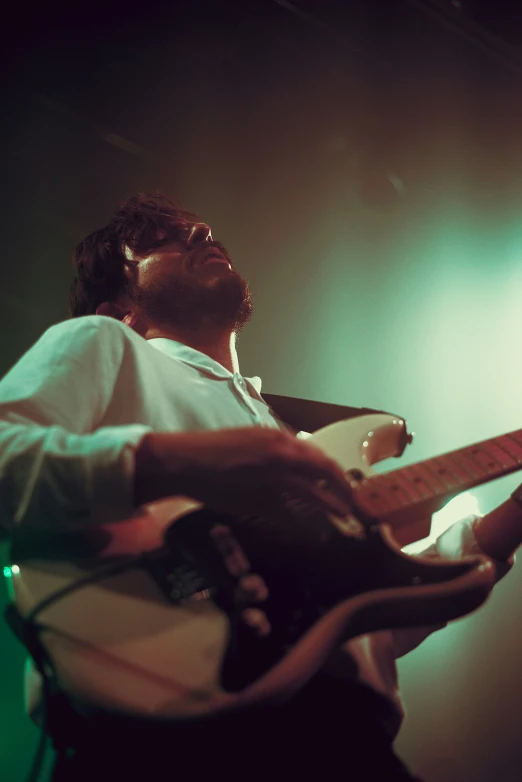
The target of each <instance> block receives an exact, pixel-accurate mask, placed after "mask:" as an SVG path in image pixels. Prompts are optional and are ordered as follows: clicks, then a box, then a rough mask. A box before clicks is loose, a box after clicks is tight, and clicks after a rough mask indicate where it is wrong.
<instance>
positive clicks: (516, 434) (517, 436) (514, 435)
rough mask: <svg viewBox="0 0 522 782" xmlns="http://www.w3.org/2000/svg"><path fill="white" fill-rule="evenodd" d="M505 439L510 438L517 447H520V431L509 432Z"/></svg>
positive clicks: (521, 439) (521, 434) (521, 442)
mask: <svg viewBox="0 0 522 782" xmlns="http://www.w3.org/2000/svg"><path fill="white" fill-rule="evenodd" d="M505 437H510V438H511V439H512V440H514V441H515V442H516V443H518V444H519V445H522V429H517V431H516V432H509V433H508V434H507V435H505Z"/></svg>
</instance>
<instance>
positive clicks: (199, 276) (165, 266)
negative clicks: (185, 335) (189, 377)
mask: <svg viewBox="0 0 522 782" xmlns="http://www.w3.org/2000/svg"><path fill="white" fill-rule="evenodd" d="M183 236H184V238H183V239H181V238H180V239H178V240H176V241H172V239H171V238H165V239H164V240H163V237H162V235H161V234H160V235H159V236H158V241H159V246H157V247H155V248H154V249H153V250H150V251H148V252H147V254H146V255H137V254H135V253H133V252H132V250H130V248H128V247H126V248H125V255H126V258H127V264H126V270H125V271H126V275H127V278H128V287H127V290H126V294H127V297H128V298H129V300H130V301H131V303H132V304H133V305H134V306H135V307H136V309H137V310H138V311H139V312H140V314H142V315H143V316H145V318H146V319H147V320H148V321H149V323H151V324H157V325H162V326H165V325H168V326H170V327H171V328H174V329H183V330H184V329H189V330H191V331H201V330H207V329H209V328H216V329H230V330H234V331H239V330H240V329H241V328H242V327H243V326H244V325H245V324H246V323H247V322H248V320H249V319H250V317H251V314H252V299H251V295H250V292H249V290H248V285H247V283H246V281H245V280H244V279H243V278H242V277H241V276H240V275H239V274H238V272H237V271H236V270H235V268H234V266H233V264H232V262H231V260H230V258H229V256H228V253H227V251H226V250H225V248H224V247H223V245H221V244H219V242H215V241H214V240H213V238H212V233H211V231H210V228H209V227H208V225H205V224H204V223H195V224H193V225H192V226H188V228H187V229H186V230H185V231H184V232H183Z"/></svg>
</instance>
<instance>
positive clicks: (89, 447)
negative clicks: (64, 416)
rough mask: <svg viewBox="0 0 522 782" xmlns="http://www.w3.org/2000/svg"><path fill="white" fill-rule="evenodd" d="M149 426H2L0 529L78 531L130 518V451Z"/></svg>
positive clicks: (131, 483) (132, 471)
mask: <svg viewBox="0 0 522 782" xmlns="http://www.w3.org/2000/svg"><path fill="white" fill-rule="evenodd" d="M149 431H150V427H147V426H142V425H137V424H136V425H131V426H118V427H104V428H101V429H99V430H97V431H96V432H94V433H92V434H85V435H77V434H72V433H70V432H67V431H65V430H64V429H62V428H60V427H58V426H52V427H42V426H28V425H25V426H24V425H21V424H18V425H13V424H9V423H6V422H0V492H1V496H2V501H1V502H0V526H1V527H2V528H3V529H5V530H10V529H11V528H12V527H13V526H14V525H17V524H24V525H31V526H33V525H37V526H38V527H40V528H45V527H49V528H52V529H77V528H79V527H81V526H84V525H88V524H103V523H108V522H111V521H119V520H121V519H124V518H127V517H130V516H132V515H133V514H134V513H135V510H136V509H135V506H134V504H133V475H134V453H135V449H136V446H137V445H138V443H139V442H140V440H141V439H142V437H143V436H144V435H145V434H147V432H149Z"/></svg>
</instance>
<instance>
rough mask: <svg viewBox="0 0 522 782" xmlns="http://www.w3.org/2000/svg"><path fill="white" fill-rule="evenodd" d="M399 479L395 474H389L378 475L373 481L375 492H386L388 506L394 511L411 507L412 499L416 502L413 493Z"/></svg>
mask: <svg viewBox="0 0 522 782" xmlns="http://www.w3.org/2000/svg"><path fill="white" fill-rule="evenodd" d="M397 477H398V476H397V475H394V474H393V473H388V474H386V475H377V476H375V478H373V479H371V483H372V486H373V490H374V491H381V492H384V494H385V495H386V499H387V502H388V505H389V506H390V508H391V509H392V510H398V509H399V508H404V507H405V506H407V505H411V503H412V499H413V500H415V497H413V498H412V495H411V493H410V492H408V491H407V490H406V489H405V488H404V486H403V485H401V484H402V483H404V482H403V481H401V480H400V479H399V480H397Z"/></svg>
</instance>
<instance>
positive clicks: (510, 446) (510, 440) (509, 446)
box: [496, 433, 522, 464]
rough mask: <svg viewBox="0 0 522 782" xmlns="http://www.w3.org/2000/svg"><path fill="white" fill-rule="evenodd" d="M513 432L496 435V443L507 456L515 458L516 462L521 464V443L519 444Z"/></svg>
mask: <svg viewBox="0 0 522 782" xmlns="http://www.w3.org/2000/svg"><path fill="white" fill-rule="evenodd" d="M513 434H515V433H512V434H503V435H502V436H501V437H497V438H496V439H497V443H498V445H499V446H500V447H501V448H503V449H504V450H505V451H506V453H508V454H509V456H512V457H513V459H515V460H516V462H517V464H522V445H519V444H518V442H517V440H516V439H515V438H514V436H513Z"/></svg>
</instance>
